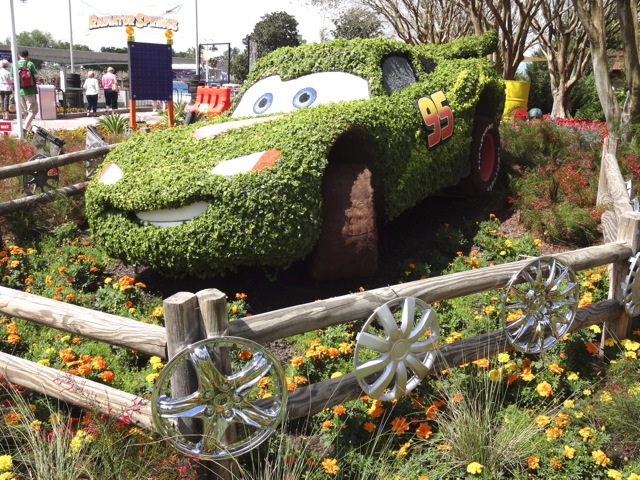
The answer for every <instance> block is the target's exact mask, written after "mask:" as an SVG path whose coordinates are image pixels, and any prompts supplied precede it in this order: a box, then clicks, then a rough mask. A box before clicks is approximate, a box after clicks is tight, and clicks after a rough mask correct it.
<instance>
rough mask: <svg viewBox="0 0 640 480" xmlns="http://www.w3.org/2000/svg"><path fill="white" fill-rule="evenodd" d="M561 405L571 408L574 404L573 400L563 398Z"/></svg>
mask: <svg viewBox="0 0 640 480" xmlns="http://www.w3.org/2000/svg"><path fill="white" fill-rule="evenodd" d="M563 405H564V408H573V407H575V406H576V404H575V402H574V401H573V400H565V401H564V403H563Z"/></svg>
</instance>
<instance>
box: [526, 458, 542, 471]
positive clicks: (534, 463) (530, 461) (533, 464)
mask: <svg viewBox="0 0 640 480" xmlns="http://www.w3.org/2000/svg"><path fill="white" fill-rule="evenodd" d="M527 465H528V466H529V468H530V469H531V470H535V469H536V468H538V466H540V459H539V458H538V457H537V456H535V455H533V456H531V457H529V458H527Z"/></svg>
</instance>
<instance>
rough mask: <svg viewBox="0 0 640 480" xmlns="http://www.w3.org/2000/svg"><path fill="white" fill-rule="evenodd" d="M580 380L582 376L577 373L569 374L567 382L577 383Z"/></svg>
mask: <svg viewBox="0 0 640 480" xmlns="http://www.w3.org/2000/svg"><path fill="white" fill-rule="evenodd" d="M579 379H580V374H579V373H576V372H567V380H569V381H570V382H576V381H578V380H579Z"/></svg>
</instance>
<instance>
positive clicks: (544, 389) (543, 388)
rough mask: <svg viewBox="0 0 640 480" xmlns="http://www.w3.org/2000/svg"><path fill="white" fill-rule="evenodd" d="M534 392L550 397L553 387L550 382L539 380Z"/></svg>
mask: <svg viewBox="0 0 640 480" xmlns="http://www.w3.org/2000/svg"><path fill="white" fill-rule="evenodd" d="M536 392H538V395H540V396H541V397H550V396H551V395H553V389H552V388H551V384H550V383H549V382H546V381H545V382H540V383H539V384H538V386H536Z"/></svg>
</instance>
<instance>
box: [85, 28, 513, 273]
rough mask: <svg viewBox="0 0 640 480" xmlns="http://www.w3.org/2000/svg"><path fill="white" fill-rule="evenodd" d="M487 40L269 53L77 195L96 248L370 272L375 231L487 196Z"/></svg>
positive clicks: (117, 151)
mask: <svg viewBox="0 0 640 480" xmlns="http://www.w3.org/2000/svg"><path fill="white" fill-rule="evenodd" d="M496 42H497V37H496V34H495V33H493V32H490V33H488V34H485V35H483V36H479V37H464V38H461V39H459V40H456V41H454V42H452V43H449V44H446V45H432V44H425V45H417V46H411V45H407V44H404V43H401V42H398V41H395V40H388V39H383V38H377V39H356V40H340V39H339V40H333V41H329V42H326V43H320V44H308V45H303V46H300V47H296V48H289V47H285V48H281V49H278V50H276V51H275V52H273V53H271V54H269V55H268V56H265V57H264V58H262V59H260V60H259V61H258V62H257V63H256V64H255V65H254V66H253V68H252V70H251V73H250V76H249V79H248V81H247V83H246V84H245V85H244V86H243V88H242V90H241V91H240V93H239V94H238V95H237V96H236V98H235V99H234V101H233V105H232V108H231V109H230V110H228V111H227V112H225V113H224V114H223V115H222V116H220V117H217V118H214V119H213V120H211V121H210V122H209V123H206V124H205V123H197V124H192V125H185V126H181V127H177V128H171V129H167V130H162V131H157V132H153V133H148V134H145V135H135V136H133V137H131V138H130V139H128V140H127V141H125V142H123V143H121V144H120V145H118V146H116V147H115V148H114V149H113V150H112V151H111V152H110V153H109V155H108V156H107V158H106V160H105V167H104V168H103V170H102V172H101V174H100V175H99V176H98V177H96V178H95V179H94V180H93V181H92V182H91V183H90V185H89V186H88V188H87V191H86V205H87V216H88V219H89V222H90V226H91V230H92V233H93V235H94V236H95V238H96V241H97V242H99V243H101V244H103V245H104V246H105V248H106V249H107V251H108V252H109V254H111V255H113V256H115V257H118V258H120V259H121V260H123V261H124V262H125V263H128V264H133V265H147V266H150V267H152V268H154V269H157V270H161V271H164V272H165V273H167V274H170V275H173V276H184V275H194V276H199V277H207V276H215V275H219V274H223V273H225V272H228V271H233V270H236V269H237V268H238V267H243V266H263V267H277V268H286V267H288V266H290V265H291V264H292V263H293V262H295V261H298V260H301V259H305V258H308V259H310V263H309V264H310V265H311V271H312V273H313V274H314V276H315V277H316V278H319V279H322V278H338V277H343V276H358V275H368V274H372V273H374V272H375V270H376V269H377V254H378V250H377V249H378V237H377V232H378V230H377V225H379V224H380V222H385V221H388V220H390V219H393V218H394V217H397V216H398V215H399V214H400V213H401V212H403V211H405V210H406V209H408V208H410V207H412V206H415V205H416V204H418V203H419V202H420V201H422V200H423V199H424V198H425V197H427V196H429V195H432V194H434V193H436V192H438V191H439V190H441V189H442V188H444V187H447V186H449V185H455V184H458V185H459V188H460V189H461V190H464V191H465V192H466V193H486V192H488V191H490V190H491V189H492V188H493V186H494V184H495V182H496V178H497V176H498V170H499V156H498V150H499V135H498V125H499V119H500V116H501V114H502V111H503V106H504V96H505V94H504V82H503V80H502V78H501V76H500V74H499V72H498V71H497V69H496V67H495V65H493V64H492V63H491V62H490V61H488V60H487V59H486V56H487V55H488V54H490V53H491V52H492V51H493V50H494V49H495V47H496Z"/></svg>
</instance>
